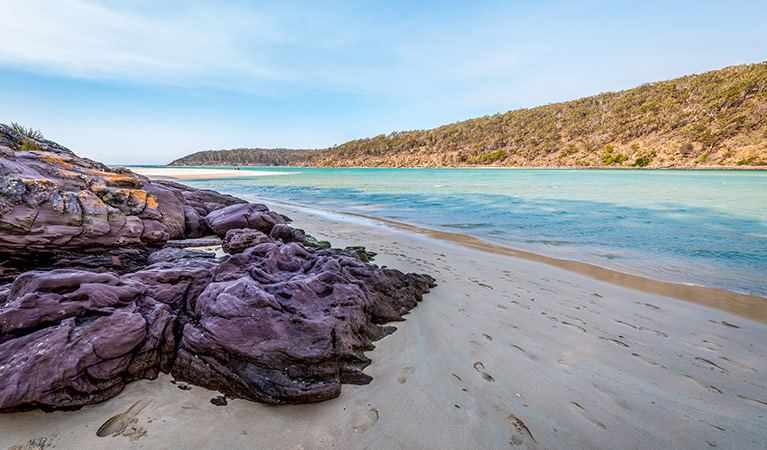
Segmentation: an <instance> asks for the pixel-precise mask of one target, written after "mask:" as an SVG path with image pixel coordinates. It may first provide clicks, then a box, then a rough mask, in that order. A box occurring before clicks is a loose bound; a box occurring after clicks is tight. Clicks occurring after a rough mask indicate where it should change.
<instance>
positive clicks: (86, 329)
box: [0, 127, 434, 411]
mask: <svg viewBox="0 0 767 450" xmlns="http://www.w3.org/2000/svg"><path fill="white" fill-rule="evenodd" d="M13 133H15V132H11V131H9V130H7V129H5V128H3V127H0V156H2V159H0V257H1V258H0V262H2V261H4V264H5V265H0V281H1V280H2V277H5V278H6V279H8V280H12V283H10V284H5V285H0V380H2V383H0V411H14V410H23V409H29V408H43V409H57V408H58V409H70V408H77V407H80V406H82V405H86V404H90V403H96V402H100V401H103V400H106V399H108V398H111V397H114V396H115V395H117V394H118V393H119V392H120V391H122V389H123V388H124V387H125V385H126V384H127V383H129V382H131V381H133V380H137V379H142V378H148V379H152V378H155V377H156V376H157V375H158V373H160V372H166V373H171V374H173V376H174V377H175V378H176V379H178V380H181V381H186V382H188V383H192V384H196V385H199V386H204V387H207V388H210V389H216V390H219V391H221V392H222V393H224V394H225V395H226V396H228V397H231V398H245V399H249V400H254V401H260V402H266V403H273V404H281V403H305V402H314V401H321V400H326V399H329V398H332V397H335V396H337V395H338V394H339V393H340V389H341V384H342V383H355V384H365V383H367V382H369V381H370V377H369V376H368V375H365V374H364V373H363V372H362V370H363V368H364V367H365V366H367V365H368V364H369V363H370V360H369V359H368V358H367V357H366V356H365V355H364V353H363V352H364V351H367V350H370V349H372V348H373V344H372V342H373V341H375V340H377V339H380V338H381V337H383V336H385V335H386V334H388V333H390V332H392V331H393V330H394V328H393V327H390V326H383V324H385V323H386V322H390V321H396V320H402V318H403V315H404V314H406V313H407V312H408V311H410V310H411V309H412V308H413V307H415V306H416V304H417V302H418V301H420V300H421V299H422V296H423V294H424V293H425V292H428V290H429V288H430V287H431V286H433V281H434V280H433V279H432V278H431V277H429V276H428V275H418V274H403V273H402V272H400V271H397V270H393V269H386V268H377V267H375V266H373V265H370V264H368V262H367V261H368V259H369V258H370V257H372V255H373V253H372V252H367V251H365V249H364V248H362V247H353V248H347V249H344V250H341V249H332V248H327V247H328V246H329V245H328V244H327V243H325V242H318V241H316V240H314V239H313V238H311V237H310V236H307V235H306V233H304V232H303V230H299V229H295V228H292V227H290V226H288V225H286V224H285V219H284V218H283V216H281V215H279V214H277V213H275V212H273V211H270V210H269V209H268V208H266V207H265V206H264V205H258V204H240V203H239V202H241V201H240V200H238V199H234V198H232V197H228V196H223V195H221V194H217V193H215V192H212V191H199V190H195V189H192V188H189V187H187V186H183V185H179V184H176V183H152V182H150V181H149V180H147V179H145V178H143V177H139V176H138V175H135V174H133V173H131V172H130V171H128V170H124V169H117V170H113V169H109V168H107V167H106V166H103V165H101V164H99V163H96V162H93V161H89V160H85V159H82V158H78V157H77V156H75V155H74V154H73V153H72V152H70V151H69V150H67V149H65V148H63V147H60V146H58V144H55V143H52V142H50V141H39V140H33V141H32V142H31V143H30V141H28V138H26V137H23V136H16V135H14V134H13ZM20 142H21V143H22V144H23V145H22V144H19V143H20ZM32 144H34V145H32ZM18 148H24V149H25V150H24V151H16V150H17V149H18ZM30 148H32V150H30ZM211 231H213V232H215V233H216V234H218V235H219V236H220V237H223V238H224V239H223V241H222V246H223V248H224V249H225V250H226V251H227V252H229V253H230V254H232V256H231V257H225V258H216V257H215V254H213V253H205V252H199V251H193V250H187V249H184V248H178V247H184V246H186V245H187V244H189V243H190V242H191V241H190V240H189V239H190V238H198V237H200V236H203V235H206V234H208V233H209V232H211ZM169 238H173V239H181V241H179V242H178V243H177V245H176V246H169V247H166V248H162V249H160V248H159V247H160V244H163V243H165V242H166V241H167V240H168V239H169ZM32 268H37V269H40V268H43V269H46V270H30V271H27V270H29V269H32ZM3 272H4V274H3Z"/></svg>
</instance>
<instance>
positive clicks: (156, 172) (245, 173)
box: [130, 167, 298, 180]
mask: <svg viewBox="0 0 767 450" xmlns="http://www.w3.org/2000/svg"><path fill="white" fill-rule="evenodd" d="M130 170H131V171H133V172H136V173H137V174H139V175H144V176H145V177H149V178H158V179H171V180H174V179H175V180H198V179H216V178H250V177H268V176H276V175H292V174H295V173H298V172H289V171H274V172H273V171H270V170H249V169H248V170H234V169H192V168H185V167H131V168H130Z"/></svg>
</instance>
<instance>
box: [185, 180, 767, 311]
mask: <svg viewBox="0 0 767 450" xmlns="http://www.w3.org/2000/svg"><path fill="white" fill-rule="evenodd" d="M252 169H255V170H270V171H293V172H296V173H293V174H289V175H275V176H266V177H259V178H254V179H237V180H233V179H227V180H208V181H202V180H186V181H184V182H185V183H187V184H189V185H192V186H195V187H200V188H207V189H215V190H217V191H221V192H226V193H230V194H233V195H237V196H241V197H243V198H248V199H250V200H255V199H256V198H264V199H275V200H282V201H288V202H292V203H298V204H303V205H308V206H312V207H315V208H322V209H328V210H333V211H350V212H356V213H360V214H365V215H370V216H376V217H382V218H387V219H392V220H396V221H400V222H406V223H410V224H413V225H418V226H422V227H427V228H432V229H439V230H445V231H452V232H460V233H464V234H468V235H472V236H475V237H478V238H481V239H484V240H487V241H491V242H495V243H499V244H503V245H506V246H509V247H513V248H517V249H520V250H527V251H531V252H535V253H539V254H543V255H547V256H552V257H556V258H562V259H572V260H579V261H584V262H589V263H593V264H596V265H599V266H602V267H607V268H610V269H615V270H619V271H622V272H627V273H633V274H638V275H643V276H648V277H651V278H655V279H659V280H663V281H671V282H681V283H688V284H695V285H702V286H708V287H716V288H721V289H727V290H731V291H735V292H740V293H747V294H755V295H760V296H765V297H767V172H741V171H653V170H545V169H543V170H542V169H538V170H535V169H328V168H284V167H280V168H252ZM243 170H247V169H243ZM309 231H310V232H311V230H309Z"/></svg>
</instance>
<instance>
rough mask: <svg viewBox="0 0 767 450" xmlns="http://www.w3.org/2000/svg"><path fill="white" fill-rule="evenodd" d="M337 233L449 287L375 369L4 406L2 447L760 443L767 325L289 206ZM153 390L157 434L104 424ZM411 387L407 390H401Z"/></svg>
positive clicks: (148, 419)
mask: <svg viewBox="0 0 767 450" xmlns="http://www.w3.org/2000/svg"><path fill="white" fill-rule="evenodd" d="M275 210H276V211H278V212H280V213H284V214H286V215H288V216H289V217H291V218H292V219H293V220H294V222H293V224H292V225H293V226H296V227H299V228H304V229H306V231H307V232H308V233H310V234H312V235H313V236H315V237H316V238H317V239H325V240H329V241H330V242H331V243H332V244H333V245H334V246H336V247H344V246H347V245H365V246H366V248H367V249H369V250H371V251H375V252H377V253H378V255H377V256H376V258H375V260H374V262H375V263H376V264H379V265H381V266H392V267H397V268H399V269H401V270H404V271H407V272H426V273H430V274H432V275H434V277H435V278H437V283H438V285H437V287H436V288H434V289H433V290H432V292H431V293H429V294H427V295H426V296H425V298H424V300H423V301H422V302H421V303H420V304H419V305H418V306H417V307H416V308H415V309H414V310H413V311H412V312H411V313H410V314H408V315H407V320H406V321H404V322H398V323H396V327H397V329H398V330H397V332H395V333H393V334H391V335H389V336H387V337H385V338H383V339H382V340H380V341H377V342H376V348H375V349H374V350H372V351H370V352H367V356H369V357H370V358H371V359H372V360H373V362H372V364H371V365H370V366H368V367H367V368H366V369H365V373H366V374H368V375H370V376H372V377H373V381H372V382H371V383H370V384H369V385H366V386H354V385H344V386H343V388H342V390H341V395H340V396H339V397H338V398H335V399H332V400H329V401H326V402H322V403H314V404H306V405H285V406H269V405H263V404H258V403H252V402H248V401H244V400H229V402H228V405H226V406H214V405H213V404H211V402H210V400H211V399H212V398H214V397H216V396H218V395H219V393H217V392H215V391H210V390H207V389H204V388H200V387H196V386H192V387H191V390H186V387H185V388H184V389H185V390H181V389H180V388H179V387H178V385H177V384H173V383H172V378H171V377H170V376H168V375H161V376H160V377H159V378H157V379H155V380H141V381H136V382H132V383H130V384H129V385H128V386H127V387H126V388H125V390H124V391H123V392H122V393H121V394H120V395H118V396H117V397H115V398H113V399H111V400H108V401H106V402H103V403H100V404H96V405H88V406H85V407H83V408H82V409H80V410H78V411H71V412H64V411H58V412H54V413H44V412H42V411H30V412H24V413H12V414H7V415H4V416H0V448H5V447H9V446H13V445H21V446H23V445H25V443H27V442H29V441H32V440H35V439H36V440H38V441H39V439H43V440H45V442H48V443H51V444H53V445H55V446H56V447H57V448H59V449H76V448H139V447H143V448H166V447H168V446H173V447H179V448H224V447H226V448H253V446H254V445H255V446H258V447H263V448H285V449H302V448H305V449H308V448H330V447H334V448H456V447H460V448H505V447H507V446H509V443H510V442H511V443H514V444H515V445H518V446H519V448H526V449H539V448H571V449H587V448H616V447H621V446H628V447H633V446H636V447H642V448H680V449H695V448H708V447H710V446H715V447H717V448H723V449H740V448H756V447H758V445H759V442H764V440H765V439H767V429H765V427H764V425H763V423H764V417H765V415H767V383H765V381H764V374H765V373H767V355H765V353H764V349H763V347H762V346H759V345H758V343H760V342H763V341H764V339H765V336H766V335H767V327H766V326H765V325H764V324H762V323H759V322H756V321H752V320H746V319H742V318H740V317H737V316H734V315H732V314H729V313H727V312H724V311H720V310H716V309H712V308H708V307H705V306H702V305H699V304H694V303H688V302H683V301H678V300H675V299H672V298H669V297H663V296H659V295H655V294H650V293H646V292H641V291H637V290H633V289H627V288H624V287H621V286H618V285H614V284H610V283H606V282H603V281H598V280H594V279H592V278H589V277H586V276H584V275H580V274H578V273H574V272H571V271H568V270H565V269H562V268H559V267H555V266H551V265H548V264H545V263H542V262H538V261H529V260H526V259H522V258H518V257H515V256H511V255H508V254H495V253H490V252H486V251H483V250H480V249H478V248H472V247H467V246H463V245H461V244H460V243H457V242H451V241H447V240H440V239H437V238H434V237H431V236H428V235H424V234H419V233H416V232H413V231H410V230H406V229H397V228H395V227H393V226H388V225H386V224H381V223H371V221H370V220H369V219H363V218H362V217H360V218H358V219H359V220H338V217H337V216H333V214H334V213H326V212H323V211H307V210H305V209H298V208H291V207H289V206H287V205H285V206H279V207H278V208H276V209H275ZM145 398H149V399H151V403H149V404H148V406H146V408H144V409H143V410H142V411H140V412H138V413H137V414H136V415H135V417H133V419H132V420H135V422H134V424H135V425H134V428H135V429H137V430H138V429H140V430H141V433H137V434H127V435H116V436H107V437H97V436H96V430H97V429H99V427H100V426H101V425H102V424H103V423H104V422H105V421H107V420H108V419H109V418H110V417H112V416H114V415H116V414H120V413H123V412H125V411H127V410H128V409H129V408H130V406H131V405H133V404H135V403H136V402H138V401H142V400H143V399H145ZM403 399H407V400H403Z"/></svg>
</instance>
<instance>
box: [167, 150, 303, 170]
mask: <svg viewBox="0 0 767 450" xmlns="http://www.w3.org/2000/svg"><path fill="white" fill-rule="evenodd" d="M314 153H316V151H313V150H288V149H285V148H238V149H235V150H205V151H201V152H197V153H192V154H191V155H188V156H184V157H183V158H179V159H177V160H175V161H173V162H172V163H171V165H173V166H297V165H303V164H305V163H306V161H307V160H308V159H310V157H311V156H312V155H313V154H314Z"/></svg>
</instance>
